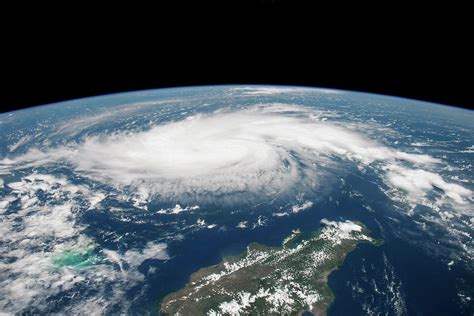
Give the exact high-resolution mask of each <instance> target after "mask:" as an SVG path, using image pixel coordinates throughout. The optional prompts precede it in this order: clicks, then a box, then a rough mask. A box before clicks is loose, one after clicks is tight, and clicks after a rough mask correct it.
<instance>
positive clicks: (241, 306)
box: [160, 219, 382, 316]
mask: <svg viewBox="0 0 474 316" xmlns="http://www.w3.org/2000/svg"><path fill="white" fill-rule="evenodd" d="M321 224H322V225H323V227H322V228H321V229H320V230H318V231H315V232H313V233H311V234H309V235H308V236H307V237H304V236H302V234H301V232H300V231H299V230H294V231H293V232H292V234H291V235H290V236H288V237H287V238H285V240H284V241H283V242H282V246H281V247H267V246H265V245H262V244H258V243H252V244H250V245H249V246H248V247H247V250H246V252H244V253H243V254H241V255H239V256H234V257H227V258H225V259H224V261H223V262H222V263H219V264H217V265H213V266H210V267H206V268H203V269H200V270H198V271H197V272H195V273H193V274H192V275H191V277H190V280H189V282H188V284H186V286H185V287H184V288H183V289H181V290H178V291H177V292H174V293H171V294H169V295H168V296H166V297H165V298H164V299H163V300H162V303H161V309H160V313H161V314H162V315H210V316H217V315H249V314H251V315H302V314H303V313H304V312H311V313H313V314H314V315H318V316H319V315H326V312H327V309H328V307H329V305H330V304H331V303H332V301H333V299H334V295H333V293H332V291H331V289H330V288H329V286H328V283H327V280H328V276H329V274H330V273H331V272H332V271H334V270H335V269H337V268H338V267H339V266H340V265H342V263H343V261H344V259H345V257H346V256H347V254H348V253H349V252H351V251H352V250H354V249H355V247H356V246H357V245H358V244H359V243H361V242H368V243H372V244H374V245H379V244H380V243H381V242H382V241H381V240H377V239H374V238H372V237H370V236H369V233H370V232H369V230H368V229H367V228H366V227H365V226H364V225H363V224H362V223H359V222H351V221H344V222H335V221H328V220H325V219H323V220H322V221H321Z"/></svg>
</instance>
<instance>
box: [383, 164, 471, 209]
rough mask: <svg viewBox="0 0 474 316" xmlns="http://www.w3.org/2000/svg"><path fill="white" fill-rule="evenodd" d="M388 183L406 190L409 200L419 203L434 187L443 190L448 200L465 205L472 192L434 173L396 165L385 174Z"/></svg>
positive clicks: (469, 199)
mask: <svg viewBox="0 0 474 316" xmlns="http://www.w3.org/2000/svg"><path fill="white" fill-rule="evenodd" d="M386 177H387V179H388V183H389V184H390V185H391V186H393V187H395V188H398V189H400V190H403V191H404V192H406V194H407V197H408V199H409V200H410V201H412V202H415V203H421V201H422V199H423V198H424V197H425V196H426V194H427V193H428V192H430V191H431V190H433V189H434V188H438V189H441V190H443V192H444V193H445V197H447V198H448V199H449V200H450V201H452V202H454V203H456V204H460V205H467V204H469V203H470V202H471V201H472V198H473V192H472V191H471V190H469V189H466V188H464V187H463V186H461V185H458V184H455V183H449V182H446V181H444V180H443V178H442V177H441V176H440V175H439V174H436V173H433V172H429V171H425V170H422V169H408V168H405V167H401V166H398V165H392V166H390V167H389V168H388V172H387V174H386Z"/></svg>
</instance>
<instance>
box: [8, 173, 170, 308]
mask: <svg viewBox="0 0 474 316" xmlns="http://www.w3.org/2000/svg"><path fill="white" fill-rule="evenodd" d="M7 187H8V188H7V189H5V193H7V194H8V195H7V196H6V197H4V198H2V200H1V201H0V207H1V211H0V220H1V225H0V242H1V243H2V245H3V246H2V247H1V248H0V257H2V258H3V259H4V260H2V261H1V262H0V310H1V311H2V312H5V313H10V314H15V313H20V314H21V313H23V312H25V311H28V308H31V307H32V306H34V307H35V308H36V309H37V310H38V311H41V313H48V312H49V311H50V309H49V308H51V302H50V301H49V300H50V299H51V297H54V296H55V295H59V294H63V293H66V292H67V291H72V292H73V293H76V294H77V297H76V298H75V300H74V301H72V302H69V303H67V304H65V305H64V306H62V307H61V308H63V309H62V310H61V311H60V313H61V314H81V313H87V314H102V313H103V312H104V310H107V309H108V308H109V307H111V306H114V307H118V308H119V309H120V310H122V311H124V313H125V311H126V310H127V308H128V306H129V302H127V301H126V300H123V297H124V295H125V292H126V291H127V290H128V289H130V288H131V287H133V286H135V285H138V284H140V283H142V282H143V280H144V275H142V274H141V273H140V272H139V271H138V270H137V267H138V266H139V265H140V264H141V262H143V261H144V260H147V259H158V260H166V259H167V258H168V255H167V251H166V244H163V243H152V242H150V243H148V244H147V245H146V246H145V247H144V248H143V249H142V250H141V249H136V250H128V251H126V252H125V253H123V254H119V253H117V252H114V251H111V250H107V249H104V251H103V254H104V256H101V249H99V247H98V246H97V245H95V244H94V242H93V240H92V239H91V238H89V237H87V236H86V235H85V234H84V229H85V226H84V225H82V224H80V221H78V216H79V215H80V213H81V211H87V210H88V209H89V208H90V207H93V206H94V205H96V204H97V203H100V200H101V199H102V198H103V197H104V196H105V194H103V193H102V192H100V191H99V190H97V189H94V190H92V189H91V188H89V187H87V186H84V185H74V184H72V183H70V182H69V181H68V180H67V179H66V178H63V177H55V176H52V175H45V174H36V173H33V174H30V175H28V176H25V177H23V178H21V180H20V181H18V182H12V183H8V185H7ZM14 201H19V204H18V206H19V209H18V208H17V207H16V206H17V204H15V205H14V206H15V207H14V208H13V209H12V210H14V212H8V213H4V212H3V211H4V210H9V208H10V207H12V202H14ZM87 249H90V250H93V254H91V255H93V256H95V257H93V258H94V260H97V262H96V263H98V264H96V265H94V264H92V263H91V264H92V265H90V266H88V267H86V268H81V269H79V268H76V267H75V266H74V264H68V263H66V264H64V265H63V264H61V263H58V262H56V261H55V260H58V258H59V259H60V260H62V259H61V258H67V256H68V254H69V253H71V252H72V253H73V254H74V253H75V252H79V253H81V254H83V255H84V256H86V257H84V260H86V259H87V258H88V257H87V256H88V255H87V252H86V251H85V250H87ZM102 257H103V259H104V261H102V259H101V258H102ZM91 258H92V257H91ZM106 259H107V260H106ZM78 260H79V259H78ZM73 261H74V260H73ZM122 261H126V262H127V263H128V264H129V267H128V268H124V266H123V265H122ZM94 262H95V261H94ZM78 263H81V262H78ZM111 263H112V264H111ZM113 263H117V264H119V266H120V270H119V271H118V270H117V269H115V268H114V265H113ZM84 286H87V288H88V289H90V290H91V291H90V292H86V293H80V292H79V291H78V290H77V289H78V288H80V287H84ZM110 287H113V288H114V291H112V292H110V291H109V290H108V289H109V288H110ZM67 296H68V295H65V297H67Z"/></svg>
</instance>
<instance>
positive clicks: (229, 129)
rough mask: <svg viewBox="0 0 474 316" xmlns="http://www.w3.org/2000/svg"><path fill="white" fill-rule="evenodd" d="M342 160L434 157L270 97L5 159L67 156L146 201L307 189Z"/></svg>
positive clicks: (81, 169)
mask: <svg viewBox="0 0 474 316" xmlns="http://www.w3.org/2000/svg"><path fill="white" fill-rule="evenodd" d="M340 160H343V161H352V162H354V163H357V164H359V165H360V164H363V165H367V164H370V163H372V162H375V161H380V162H383V163H386V164H391V165H397V164H398V163H399V162H400V161H405V162H409V163H411V164H412V165H417V164H423V165H429V164H436V163H438V162H439V161H438V160H437V159H435V158H433V157H431V156H427V155H418V154H409V153H405V152H400V151H396V150H393V149H391V148H389V147H387V146H384V145H382V144H380V143H377V142H375V141H373V140H371V139H369V138H367V137H366V136H364V135H363V134H362V133H361V132H358V131H356V130H355V129H353V128H349V127H345V126H343V125H341V124H338V123H331V122H329V121H326V120H322V119H320V118H319V116H318V115H317V113H315V112H314V111H313V112H312V111H311V110H310V109H307V108H304V107H298V106H292V105H281V104H276V105H275V104H274V105H267V106H255V107H249V108H246V109H240V110H237V111H220V112H217V113H211V114H199V115H195V116H191V117H188V118H187V119H185V120H181V121H177V122H172V123H168V124H163V125H157V126H154V127H151V128H150V129H148V130H146V131H141V132H134V133H132V132H128V133H118V134H112V135H101V136H90V137H86V138H85V139H84V140H83V141H82V142H80V143H78V144H76V143H74V144H72V145H69V146H63V147H57V148H55V149H49V150H47V151H39V150H30V152H28V153H27V154H25V155H23V156H20V157H17V159H16V160H13V161H10V163H11V164H23V165H25V166H28V165H31V164H35V165H36V164H45V163H51V162H57V161H66V162H68V163H69V164H71V165H72V166H73V167H74V168H75V170H76V171H77V172H78V173H80V174H83V175H85V176H88V177H90V178H92V179H95V180H97V181H101V182H106V183H109V184H112V185H114V186H118V187H121V188H124V187H125V188H131V189H132V190H133V191H134V192H135V194H137V195H138V196H140V197H141V198H142V199H144V200H147V199H148V198H150V197H151V196H155V195H158V196H159V197H161V198H164V199H172V200H175V201H176V200H186V199H188V200H190V199H191V200H194V201H196V202H203V201H205V199H206V196H210V195H212V199H215V198H216V197H218V196H224V195H225V196H226V199H229V196H232V194H239V193H246V194H250V196H251V195H252V194H254V195H256V196H259V197H260V198H262V196H269V197H271V196H275V195H279V194H299V193H305V192H310V191H312V190H314V189H316V188H318V187H319V186H320V179H321V176H322V175H324V173H325V170H327V169H328V168H332V167H337V165H336V163H335V161H340ZM392 173H393V172H392ZM394 176H397V177H400V176H403V175H400V174H396V175H394ZM392 182H393V181H392ZM398 182H400V181H398ZM393 183H395V182H393ZM464 193H465V192H464ZM461 198H462V197H461Z"/></svg>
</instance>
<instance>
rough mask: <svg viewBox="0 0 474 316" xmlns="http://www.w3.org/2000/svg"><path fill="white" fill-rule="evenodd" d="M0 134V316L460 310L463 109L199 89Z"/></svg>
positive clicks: (14, 118)
mask: <svg viewBox="0 0 474 316" xmlns="http://www.w3.org/2000/svg"><path fill="white" fill-rule="evenodd" d="M0 129H1V135H2V137H1V140H0V244H1V247H0V312H1V313H6V314H15V313H18V314H50V313H59V314H72V313H73V314H84V315H85V314H87V315H91V314H93V315H95V314H98V315H100V314H105V315H116V314H119V313H122V314H131V315H141V314H175V313H180V314H181V315H187V314H194V315H197V314H209V315H245V314H253V315H254V314H259V313H260V314H262V315H267V314H278V315H280V314H302V313H307V314H311V313H312V314H325V313H327V314H328V315H472V314H473V313H474V302H473V300H474V265H473V257H474V252H473V241H472V238H473V226H474V219H473V213H474V203H473V202H474V197H473V190H474V183H473V181H474V174H473V168H474V167H473V163H474V112H472V111H469V110H463V109H457V108H453V107H447V106H442V105H435V104H430V103H424V102H419V101H413V100H407V99H400V98H394V97H387V96H379V95H372V94H363V93H354V92H347V91H339V90H327V89H315V88H302V87H282V86H210V87H192V88H177V89H161V90H151V91H139V92H132V93H125V94H115V95H107V96H101V97H94V98H87V99H79V100H74V101H69V102H63V103H58V104H51V105H46V106H41V107H35V108H31V109H26V110H21V111H15V112H10V113H4V114H0Z"/></svg>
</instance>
